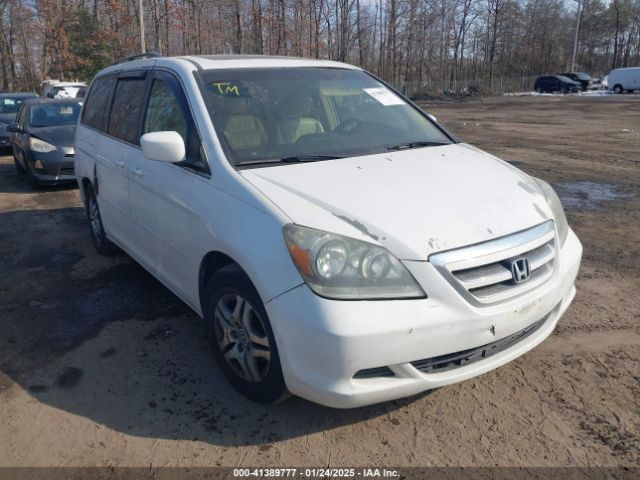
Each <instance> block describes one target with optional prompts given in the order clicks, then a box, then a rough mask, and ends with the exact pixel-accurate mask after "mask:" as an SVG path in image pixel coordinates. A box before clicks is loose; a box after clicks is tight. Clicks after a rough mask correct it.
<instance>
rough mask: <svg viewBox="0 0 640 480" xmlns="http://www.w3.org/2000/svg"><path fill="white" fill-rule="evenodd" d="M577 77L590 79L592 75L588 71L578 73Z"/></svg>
mask: <svg viewBox="0 0 640 480" xmlns="http://www.w3.org/2000/svg"><path fill="white" fill-rule="evenodd" d="M576 77H578V78H579V79H580V80H590V79H591V76H590V75H589V74H587V73H576Z"/></svg>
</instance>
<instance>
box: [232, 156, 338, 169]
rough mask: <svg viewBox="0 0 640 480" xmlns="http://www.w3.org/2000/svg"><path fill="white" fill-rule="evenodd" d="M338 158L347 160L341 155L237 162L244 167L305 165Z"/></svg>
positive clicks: (237, 164)
mask: <svg viewBox="0 0 640 480" xmlns="http://www.w3.org/2000/svg"><path fill="white" fill-rule="evenodd" d="M336 158H345V157H341V156H340V155H291V156H289V157H282V158H272V159H269V160H246V161H244V162H237V163H236V166H244V165H261V164H271V163H298V162H299V163H304V162H319V161H321V160H335V159H336Z"/></svg>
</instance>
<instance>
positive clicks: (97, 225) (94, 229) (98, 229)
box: [85, 184, 115, 255]
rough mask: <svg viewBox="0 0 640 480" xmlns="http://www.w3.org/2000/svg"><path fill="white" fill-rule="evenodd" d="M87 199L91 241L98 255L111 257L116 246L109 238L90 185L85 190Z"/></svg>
mask: <svg viewBox="0 0 640 480" xmlns="http://www.w3.org/2000/svg"><path fill="white" fill-rule="evenodd" d="M85 197H86V199H87V207H86V210H87V220H88V222H89V231H90V232H91V240H93V245H94V246H95V247H96V250H97V251H98V253H100V254H102V255H111V254H113V252H114V251H115V245H114V244H113V243H111V241H110V240H109V239H108V238H107V235H106V233H105V232H104V225H103V224H102V217H101V216H100V208H99V206H98V200H97V199H96V195H95V193H93V186H92V185H91V184H88V185H87V187H86V189H85Z"/></svg>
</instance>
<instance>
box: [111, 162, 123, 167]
mask: <svg viewBox="0 0 640 480" xmlns="http://www.w3.org/2000/svg"><path fill="white" fill-rule="evenodd" d="M113 163H115V164H116V166H118V167H120V168H122V167H124V162H123V161H122V160H114V162H113Z"/></svg>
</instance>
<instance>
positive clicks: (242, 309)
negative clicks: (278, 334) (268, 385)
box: [214, 293, 271, 383]
mask: <svg viewBox="0 0 640 480" xmlns="http://www.w3.org/2000/svg"><path fill="white" fill-rule="evenodd" d="M214 331H215V336H216V340H217V342H218V346H219V348H220V352H221V353H222V356H223V357H224V359H225V361H226V362H227V364H228V365H229V366H230V367H231V369H232V370H233V371H234V372H235V373H236V375H238V376H239V377H240V378H242V379H243V380H245V381H247V382H250V383H257V382H260V381H261V380H264V379H265V378H266V376H267V375H268V373H269V368H270V366H271V345H270V343H269V337H268V336H267V329H266V327H265V324H264V321H263V320H262V318H261V317H260V315H259V314H258V312H257V311H256V310H255V309H254V308H253V306H252V305H251V303H249V301H248V300H247V299H245V298H244V297H243V296H241V295H239V294H237V293H228V294H225V295H223V296H222V297H221V298H220V299H219V300H218V303H217V304H216V306H215V314H214Z"/></svg>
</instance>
